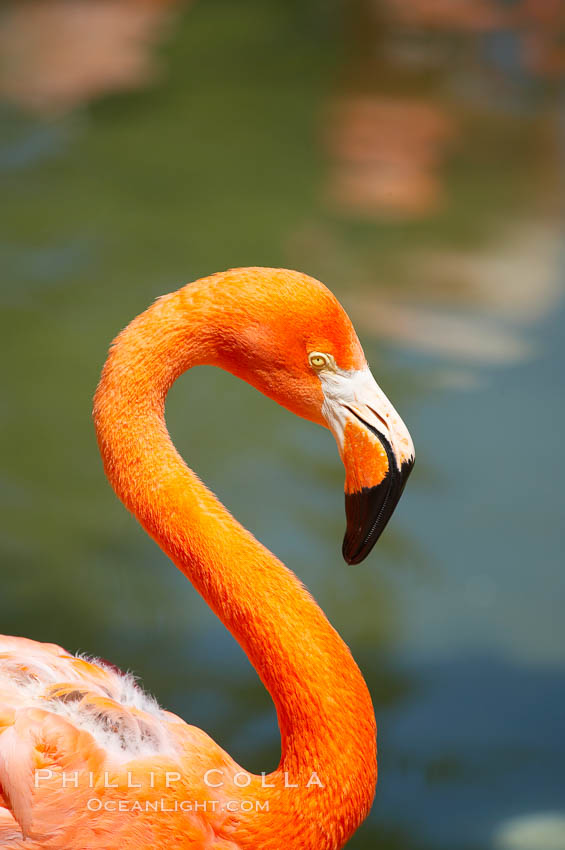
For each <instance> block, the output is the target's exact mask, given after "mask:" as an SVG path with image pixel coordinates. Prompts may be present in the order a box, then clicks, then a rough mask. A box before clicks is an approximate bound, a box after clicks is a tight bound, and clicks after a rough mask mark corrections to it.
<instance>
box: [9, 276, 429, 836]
mask: <svg viewBox="0 0 565 850" xmlns="http://www.w3.org/2000/svg"><path fill="white" fill-rule="evenodd" d="M205 363H206V364H213V365H215V366H219V367H221V368H223V369H226V370H228V371H229V372H231V373H233V374H234V375H236V376H238V377H239V378H242V379H244V380H246V381H248V382H249V383H250V384H252V385H253V386H254V387H256V388H257V389H258V390H260V391H261V392H263V393H264V394H265V395H267V396H269V397H270V398H272V399H274V400H275V401H276V402H278V403H279V404H281V405H283V406H284V407H286V408H288V409H289V410H290V411H291V412H293V413H295V414H297V415H299V416H302V417H305V418H306V419H309V420H311V421H313V422H315V423H318V424H320V425H323V426H325V427H327V428H329V429H330V430H331V431H332V432H333V434H334V436H335V438H336V441H337V444H338V448H339V451H340V454H341V457H342V459H343V462H344V465H345V468H346V478H345V506H346V518H347V530H346V534H345V538H344V541H343V555H344V558H345V560H346V561H347V562H348V563H350V564H355V563H358V562H359V561H361V560H362V559H363V558H365V557H366V556H367V554H368V553H369V552H370V550H371V548H372V547H373V545H374V543H375V541H376V540H377V538H378V537H379V535H380V534H381V532H382V530H383V528H384V526H385V525H386V523H387V522H388V520H389V518H390V516H391V513H392V511H393V510H394V507H395V505H396V503H397V502H398V499H399V498H400V495H401V493H402V489H403V487H404V484H405V481H406V477H407V475H408V474H409V472H410V469H411V467H412V464H413V461H414V448H413V444H412V440H411V438H410V435H409V433H408V431H407V429H406V426H405V425H404V424H403V422H402V420H401V419H400V417H399V416H398V414H397V413H396V411H395V410H394V408H393V407H392V405H391V403H390V402H389V401H388V399H387V398H386V396H385V395H384V393H383V392H382V390H381V389H380V388H379V386H378V384H377V383H376V382H375V380H374V378H373V377H372V375H371V372H370V371H369V368H368V366H367V362H366V360H365V357H364V354H363V350H362V348H361V345H360V343H359V340H358V338H357V336H356V334H355V331H354V328H353V326H352V324H351V321H350V320H349V318H348V316H347V314H346V313H345V311H344V310H343V308H342V307H341V305H340V304H339V302H338V301H337V299H336V298H335V297H334V296H333V295H332V294H331V292H330V291H329V290H328V289H326V287H325V286H324V285H323V284H322V283H320V282H319V281H317V280H315V279H313V278H311V277H308V276H307V275H304V274H301V273H299V272H296V271H288V270H284V269H264V268H244V269H232V270H229V271H227V272H223V273H219V274H214V275H211V276H209V277H206V278H202V279H201V280H198V281H196V282H193V283H191V284H188V285H186V286H185V287H183V288H181V289H179V290H178V291H176V292H173V293H171V294H169V295H166V296H163V297H161V298H159V299H158V300H157V301H156V302H155V303H154V304H153V305H152V306H151V307H150V308H149V309H147V310H146V311H145V312H144V313H142V314H141V315H140V316H138V317H137V318H136V319H134V321H132V322H131V324H130V325H129V326H128V327H126V328H125V330H123V331H122V332H121V333H120V334H119V335H118V337H117V338H116V339H115V341H114V343H113V345H112V347H111V349H110V353H109V355H108V358H107V361H106V364H105V366H104V369H103V372H102V376H101V380H100V383H99V386H98V389H97V391H96V396H95V401H94V421H95V426H96V432H97V437H98V443H99V447H100V451H101V455H102V459H103V463H104V469H105V472H106V475H107V477H108V479H109V481H110V483H111V485H112V487H113V488H114V490H115V492H116V493H117V495H118V496H119V498H120V499H121V500H122V502H123V503H124V504H125V506H126V507H127V508H128V509H129V510H130V511H131V512H133V513H134V515H135V516H136V517H137V519H138V520H139V522H140V523H141V525H142V526H143V528H144V529H145V530H146V531H147V532H148V534H150V535H151V537H153V538H154V540H155V541H156V542H157V543H158V544H159V545H160V546H161V548H162V549H163V550H164V551H165V552H166V553H167V555H168V556H169V558H170V559H171V560H172V561H173V562H174V563H175V564H176V566H177V567H178V568H179V569H180V570H182V572H183V573H184V574H185V575H186V577H187V578H188V579H189V580H190V581H191V582H192V584H193V585H194V587H195V588H196V590H197V591H198V592H199V593H200V594H201V595H202V596H203V597H204V599H205V600H206V601H207V603H208V604H209V605H210V607H211V608H212V610H213V611H214V612H215V613H216V614H217V616H218V617H219V618H220V620H221V621H222V622H223V624H224V625H225V626H226V627H227V628H228V629H229V630H230V632H231V633H232V635H233V636H234V637H235V638H236V640H237V641H238V642H239V643H240V645H241V646H242V647H243V649H244V651H245V653H246V654H247V656H248V658H249V659H250V661H251V663H252V664H253V666H254V667H255V669H256V671H257V673H258V675H259V676H260V678H261V680H262V681H263V683H264V685H265V687H266V688H267V689H268V691H269V692H270V694H271V696H272V698H273V701H274V703H275V706H276V711H277V717H278V722H279V727H280V735H281V759H280V763H279V766H278V768H277V769H276V770H274V771H272V772H270V773H262V774H261V775H256V774H251V773H248V772H247V771H245V770H244V769H243V768H242V767H241V766H240V765H238V764H237V763H236V762H235V761H234V760H233V759H232V758H230V756H229V755H228V754H227V753H226V752H225V751H224V750H223V749H222V748H221V747H220V746H219V745H218V744H216V743H215V742H214V741H213V740H212V739H211V738H210V737H209V736H208V735H207V734H206V733H205V732H204V731H201V730H200V729H198V728H196V727H194V726H190V725H188V724H187V723H185V722H184V721H183V720H181V719H180V718H179V717H177V716H176V715H174V714H172V713H171V712H168V711H165V710H163V709H161V708H160V707H159V705H158V704H157V702H156V701H155V700H154V699H153V698H152V697H150V696H148V695H147V694H145V693H144V692H143V691H142V689H141V688H140V687H139V686H138V685H137V683H136V681H135V680H134V679H133V678H132V677H131V676H130V675H128V674H124V673H121V672H120V671H119V670H118V669H117V668H115V667H113V666H112V665H110V664H108V663H107V662H103V661H100V660H96V659H88V658H85V657H83V656H78V655H73V654H70V653H69V652H66V651H65V650H64V649H61V648H60V647H59V646H55V645H53V644H45V643H37V642H35V641H32V640H27V639H25V638H20V637H2V638H0V847H1V848H10V850H14V849H15V848H22V850H39V848H41V850H99V849H100V848H106V849H108V848H120V850H133V849H134V848H135V850H139V848H155V847H163V848H165V847H166V848H169V850H181V848H182V850H187V848H190V850H212V848H213V850H243V848H249V849H250V848H253V850H283V848H284V850H337V848H341V847H342V846H343V845H344V844H345V843H346V841H347V840H348V839H349V837H350V836H351V835H352V834H353V832H354V831H355V829H356V828H357V827H358V826H359V824H360V823H361V822H362V821H363V820H364V818H365V817H366V815H367V813H368V812H369V809H370V807H371V804H372V801H373V797H374V792H375V784H376V777H377V763H376V726H375V718H374V712H373V706H372V703H371V698H370V695H369V691H368V689H367V686H366V684H365V682H364V679H363V677H362V675H361V673H360V671H359V669H358V667H357V665H356V664H355V662H354V660H353V658H352V656H351V654H350V651H349V649H348V648H347V646H346V645H345V643H344V642H343V641H342V639H341V638H340V637H339V635H338V634H337V632H336V631H334V629H333V628H332V626H331V625H330V624H329V622H328V620H327V619H326V617H325V616H324V614H323V613H322V611H321V610H320V608H319V607H318V606H317V604H316V602H315V601H314V600H313V598H312V597H311V596H310V594H309V593H308V591H307V590H306V589H305V587H304V586H303V585H302V584H301V583H300V581H299V580H298V579H297V578H296V577H295V575H294V574H293V573H292V572H291V571H290V570H288V569H287V568H286V567H285V566H284V565H283V564H282V563H281V562H280V561H279V560H278V559H277V558H276V557H275V556H274V555H273V554H272V553H271V552H270V551H269V550H267V549H266V548H265V547H264V546H262V545H261V543H259V542H258V541H257V540H256V539H255V538H254V537H253V536H252V535H251V534H250V533H249V532H248V531H247V530H246V529H244V528H243V527H242V526H241V525H240V524H239V523H238V522H237V521H236V520H235V519H234V518H233V516H232V515H231V514H230V513H229V512H228V511H227V510H226V509H225V508H224V507H223V505H222V504H221V503H220V502H219V501H218V499H217V498H216V497H215V496H214V495H213V494H212V493H211V492H210V491H209V490H208V489H207V488H206V486H205V485H204V484H203V483H202V482H201V481H200V480H199V479H198V478H197V476H196V475H195V474H194V473H193V472H192V471H191V470H190V469H189V468H188V467H187V466H186V464H185V463H184V461H183V460H182V459H181V457H180V456H179V454H178V453H177V451H176V450H175V448H174V446H173V444H172V442H171V440H170V438H169V435H168V432H167V429H166V425H165V420H164V405H165V397H166V395H167V392H168V390H169V388H170V387H171V385H172V383H173V382H174V381H175V379H176V378H178V377H179V375H181V373H183V372H184V371H185V370H187V369H189V368H190V367H192V366H196V365H199V364H205ZM228 413H229V411H225V415H226V419H227V415H228Z"/></svg>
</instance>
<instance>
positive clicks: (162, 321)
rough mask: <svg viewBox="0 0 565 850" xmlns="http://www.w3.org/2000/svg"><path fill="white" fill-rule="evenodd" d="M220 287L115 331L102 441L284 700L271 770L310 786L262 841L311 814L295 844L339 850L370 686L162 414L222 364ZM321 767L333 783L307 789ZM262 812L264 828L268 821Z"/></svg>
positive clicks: (356, 818) (365, 767) (361, 763)
mask: <svg viewBox="0 0 565 850" xmlns="http://www.w3.org/2000/svg"><path fill="white" fill-rule="evenodd" d="M220 283H221V276H220V275H216V276H213V277H212V278H207V279H204V280H202V281H199V282H197V283H196V284H191V285H189V286H187V287H184V288H183V289H181V290H179V291H178V292H175V293H172V294H171V295H168V296H164V297H163V298H161V299H159V300H158V301H157V302H156V303H155V304H154V305H153V306H152V307H150V308H149V309H148V310H147V311H146V312H145V313H143V314H142V315H141V316H139V317H138V318H137V319H135V320H134V321H133V322H132V323H131V324H130V325H129V326H128V327H127V328H126V329H125V330H124V331H123V332H122V333H121V334H120V335H119V336H118V337H117V339H116V340H115V342H114V344H113V346H112V349H111V351H110V354H109V357H108V360H107V362H106V365H105V367H104V371H103V373H102V378H101V381H100V385H99V387H98V390H97V393H96V398H95V406H94V417H95V424H96V430H97V435H98V441H99V445H100V450H101V453H102V458H103V461H104V468H105V471H106V474H107V476H108V478H109V480H110V482H111V484H112V486H113V488H114V489H115V491H116V493H117V495H118V496H119V498H120V499H121V500H122V501H123V502H124V504H125V505H126V507H127V508H128V509H129V510H130V511H132V512H133V513H134V514H135V516H136V517H137V519H138V520H139V522H140V523H141V525H142V526H143V527H144V528H145V530H146V531H147V532H148V533H149V534H150V535H151V536H152V537H153V538H154V539H155V540H156V542H157V543H158V544H159V546H161V548H162V549H163V550H164V551H165V552H166V554H167V555H168V556H169V557H170V558H171V560H172V561H173V562H174V563H175V564H176V565H177V567H179V569H181V570H182V572H183V573H184V574H185V575H186V576H187V578H188V579H189V580H190V581H191V582H192V584H193V585H194V587H195V588H196V589H197V590H198V592H199V593H200V594H201V595H202V596H203V597H204V599H205V600H206V602H207V603H208V604H209V605H210V607H211V608H212V610H213V611H214V612H215V613H216V614H217V616H218V617H219V618H220V620H221V621H222V623H224V625H225V626H226V628H228V629H229V631H230V632H231V633H232V635H233V636H234V637H235V638H236V640H237V641H238V642H239V643H240V645H241V646H242V648H243V650H244V651H245V653H246V654H247V656H248V658H249V660H250V661H251V663H252V664H253V666H254V667H255V669H256V670H257V673H258V674H259V676H260V677H261V680H262V681H263V683H264V685H265V687H266V688H267V689H268V691H269V693H270V694H271V696H272V698H273V701H274V703H275V706H276V710H277V715H278V720H279V727H280V732H281V749H282V755H281V761H280V764H279V768H278V770H277V771H275V773H274V774H271V777H272V778H277V777H280V776H282V775H284V773H285V772H288V776H289V778H290V781H291V782H293V783H296V784H298V785H299V787H298V788H297V789H289V791H288V792H287V793H286V795H284V798H283V797H281V799H280V800H279V801H278V806H279V811H278V818H277V821H276V830H277V834H276V835H274V836H273V839H272V842H273V843H272V844H271V843H269V842H268V840H267V837H266V834H265V833H264V832H263V833H262V836H263V839H264V841H265V842H266V843H262V844H261V847H265V848H267V847H269V848H270V847H271V846H272V847H278V848H280V847H282V846H284V842H285V841H287V840H289V839H290V836H296V828H297V827H296V820H294V823H292V822H291V820H292V819H293V818H294V819H295V818H300V819H301V821H302V822H303V824H304V829H305V830H306V833H307V834H308V835H310V836H311V838H309V839H306V838H305V839H304V843H300V844H295V843H293V842H292V841H290V843H289V844H287V846H290V847H295V846H296V847H301V848H302V847H304V848H310V847H312V848H316V850H322V848H328V850H329V848H337V847H341V846H342V843H343V842H344V841H345V840H346V839H347V837H348V836H349V835H350V834H351V833H352V832H353V831H354V829H355V828H356V827H357V826H358V825H359V823H360V822H361V821H362V820H363V819H364V817H365V816H366V814H367V812H368V809H369V807H370V805H371V802H372V798H373V793H374V786H375V780H376V746H375V723H374V714H373V708H372V704H371V699H370V696H369V693H368V690H367V687H366V685H365V682H364V681H363V678H362V676H361V673H360V672H359V670H358V668H357V666H356V664H355V662H354V660H353V658H352V657H351V654H350V652H349V650H348V648H347V647H346V645H345V644H344V642H343V641H342V640H341V638H340V637H339V635H338V634H337V632H336V631H335V630H334V629H333V628H332V627H331V625H330V624H329V623H328V621H327V619H326V617H325V616H324V614H323V613H322V611H321V610H320V608H319V607H318V606H317V604H316V602H315V601H314V600H313V599H312V597H311V596H310V595H309V593H308V592H307V591H306V589H305V588H304V587H303V585H302V584H301V583H300V582H299V581H298V579H297V578H296V577H295V576H294V575H293V573H291V572H290V570H288V569H287V568H286V567H285V566H284V565H283V564H282V563H281V562H280V561H279V560H278V559H277V558H276V557H275V556H274V555H273V554H272V553H271V552H269V551H268V550H267V549H266V548H265V547H264V546H263V545H262V544H261V543H259V542H258V541H257V540H256V539H255V538H254V537H253V536H252V535H251V534H250V533H249V532H248V531H246V530H245V529H244V528H243V527H242V526H241V525H240V524H239V523H238V522H237V521H236V520H235V519H234V518H233V517H232V516H231V514H230V513H229V512H228V511H227V510H226V509H225V508H224V507H223V505H221V503H220V502H219V501H218V500H217V499H216V497H215V496H214V495H213V494H212V493H211V492H210V491H209V490H208V489H207V488H206V487H205V485H204V484H202V482H201V481H200V480H199V479H198V478H197V476H196V475H195V474H194V473H193V472H192V471H191V470H190V469H189V468H188V467H187V466H186V464H185V463H184V461H183V460H182V459H181V457H180V456H179V454H178V453H177V451H176V449H175V448H174V446H173V444H172V442H171V440H170V437H169V434H168V432H167V428H166V425H165V420H164V406H165V398H166V395H167V392H168V390H169V388H170V387H171V385H172V383H173V382H174V381H175V380H176V378H177V377H179V375H181V374H182V373H183V372H184V371H185V370H186V369H188V368H190V367H191V366H194V365H199V364H204V363H211V364H216V365H218V364H219V359H218V339H219V337H220V336H221V333H222V324H223V316H222V309H221V307H220V305H219V304H218V300H219V299H218V295H217V287H218V286H219V285H220ZM215 293H216V295H215ZM240 297H241V293H240ZM313 771H315V772H316V773H317V775H318V777H319V779H320V781H321V783H322V784H323V786H324V787H323V789H322V788H320V787H318V785H315V786H314V787H310V788H305V785H306V783H307V782H308V779H309V778H310V776H311V774H312V772H313ZM243 790H244V792H245V793H246V796H247V797H248V796H249V790H250V789H249V788H246V789H243ZM257 793H258V794H259V795H260V794H261V793H266V792H262V791H261V789H259V790H258V792H257ZM281 807H282V809H284V812H285V817H286V818H287V820H288V821H289V822H288V829H289V830H290V832H289V835H288V838H286V837H285V836H284V834H283V833H281V815H282V814H283V812H281ZM261 817H262V821H261V822H262V824H263V825H264V827H266V826H267V823H268V816H267V814H266V813H263V814H262V815H261ZM273 829H275V823H273ZM308 830H309V831H308ZM306 833H305V834H306ZM242 846H248V845H247V844H245V842H244V843H243V845H242ZM249 846H255V845H253V837H252V836H251V838H250V844H249Z"/></svg>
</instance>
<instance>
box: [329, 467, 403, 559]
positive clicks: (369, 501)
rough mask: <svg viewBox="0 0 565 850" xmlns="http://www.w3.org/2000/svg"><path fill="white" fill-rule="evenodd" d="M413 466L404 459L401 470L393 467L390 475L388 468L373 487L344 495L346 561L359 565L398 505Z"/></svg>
mask: <svg viewBox="0 0 565 850" xmlns="http://www.w3.org/2000/svg"><path fill="white" fill-rule="evenodd" d="M413 466H414V461H413V460H411V461H408V462H405V463H403V464H402V468H401V469H400V470H399V469H398V468H397V467H393V469H392V474H391V472H390V471H389V473H388V474H387V475H386V477H385V478H384V480H383V481H382V482H381V483H380V484H378V485H376V486H375V487H364V488H363V489H362V490H361V491H359V492H356V493H346V494H345V515H346V519H347V528H346V531H345V537H344V538H343V545H342V554H343V558H344V560H345V562H346V563H347V564H360V563H361V561H363V560H364V559H365V558H366V557H367V555H368V554H369V553H370V551H371V549H372V548H373V546H374V545H375V543H376V542H377V540H378V539H379V537H380V536H381V534H382V533H383V531H384V530H385V528H386V526H387V523H388V521H389V519H390V518H391V516H392V514H393V512H394V509H395V508H396V505H397V504H398V501H399V499H400V497H401V495H402V492H403V490H404V486H405V484H406V481H407V479H408V476H409V475H410V472H411V471H412V468H413Z"/></svg>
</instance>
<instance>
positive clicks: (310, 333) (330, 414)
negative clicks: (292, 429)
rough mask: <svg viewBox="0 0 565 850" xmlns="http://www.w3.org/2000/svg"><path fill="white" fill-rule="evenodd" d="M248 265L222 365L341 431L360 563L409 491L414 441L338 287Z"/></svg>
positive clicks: (352, 555)
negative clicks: (381, 383) (372, 363)
mask: <svg viewBox="0 0 565 850" xmlns="http://www.w3.org/2000/svg"><path fill="white" fill-rule="evenodd" d="M245 272H246V278H245V285H244V286H243V287H242V286H241V282H242V281H241V272H240V277H239V279H238V282H239V288H238V296H237V306H236V303H235V302H234V304H233V309H232V310H230V311H229V315H230V316H231V318H230V319H229V320H227V319H226V313H224V317H223V330H224V334H225V336H224V343H225V344H224V345H223V346H222V348H223V351H222V355H221V365H222V366H223V367H224V368H227V369H228V370H229V371H231V372H233V373H234V374H237V375H239V377H242V378H244V379H245V380H246V381H248V382H249V383H251V384H252V385H253V386H255V387H257V389H259V390H260V391H261V392H263V393H264V394H265V395H267V396H269V397H270V398H272V399H274V400H275V401H277V402H278V403H279V404H281V405H283V406H284V407H286V408H287V409H289V410H291V411H292V412H293V413H295V414H297V415H299V416H302V417H304V418H306V419H309V420H311V421H314V422H317V423H318V424H320V425H323V426H325V427H327V428H329V429H330V430H331V432H332V433H333V435H334V437H335V439H336V442H337V446H338V449H339V452H340V455H341V458H342V460H343V463H344V466H345V510H346V518H347V528H346V532H345V537H344V541H343V549H342V551H343V557H344V558H345V560H346V561H347V563H349V564H357V563H359V562H361V561H362V560H364V558H366V556H367V555H368V554H369V552H370V551H371V549H372V548H373V546H374V545H375V543H376V542H377V540H378V539H379V537H380V535H381V533H382V532H383V530H384V528H385V526H386V525H387V523H388V521H389V519H390V517H391V516H392V513H393V511H394V509H395V507H396V505H397V503H398V501H399V499H400V496H401V495H402V491H403V490H404V486H405V484H406V480H407V478H408V475H409V474H410V471H411V470H412V467H413V465H414V445H413V443H412V439H411V437H410V434H409V432H408V429H407V428H406V426H405V424H404V423H403V421H402V419H401V418H400V416H399V415H398V413H397V412H396V410H395V409H394V407H393V406H392V404H391V403H390V401H389V400H388V398H387V397H386V395H385V394H384V392H383V391H382V390H381V388H380V387H379V385H378V384H377V382H376V381H375V379H374V377H373V375H372V374H371V371H370V369H369V366H368V365H367V361H366V359H365V355H364V354H363V349H362V347H361V343H360V342H359V339H358V337H357V334H356V333H355V330H354V328H353V325H352V323H351V320H350V319H349V317H348V315H347V313H346V312H345V310H344V309H343V307H342V306H341V305H340V304H339V302H338V301H337V299H336V298H335V297H334V296H333V295H332V293H331V292H330V291H329V290H328V289H326V287H325V286H324V285H323V284H321V283H320V282H319V281H317V280H314V279H313V278H310V277H308V276H307V275H302V274H299V273H298V272H291V271H286V270H280V269H273V270H267V269H248V270H245ZM266 275H267V277H266ZM230 325H231V327H230ZM226 340H228V342H227V343H226Z"/></svg>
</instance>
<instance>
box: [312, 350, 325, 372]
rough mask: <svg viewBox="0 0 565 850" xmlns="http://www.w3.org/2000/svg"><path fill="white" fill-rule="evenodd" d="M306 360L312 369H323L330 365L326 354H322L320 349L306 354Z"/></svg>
mask: <svg viewBox="0 0 565 850" xmlns="http://www.w3.org/2000/svg"><path fill="white" fill-rule="evenodd" d="M308 360H309V361H310V366H312V368H313V369H324V368H325V367H326V366H329V365H330V358H329V357H328V355H327V354H322V353H321V352H320V351H312V352H311V353H310V354H309V355H308Z"/></svg>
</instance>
